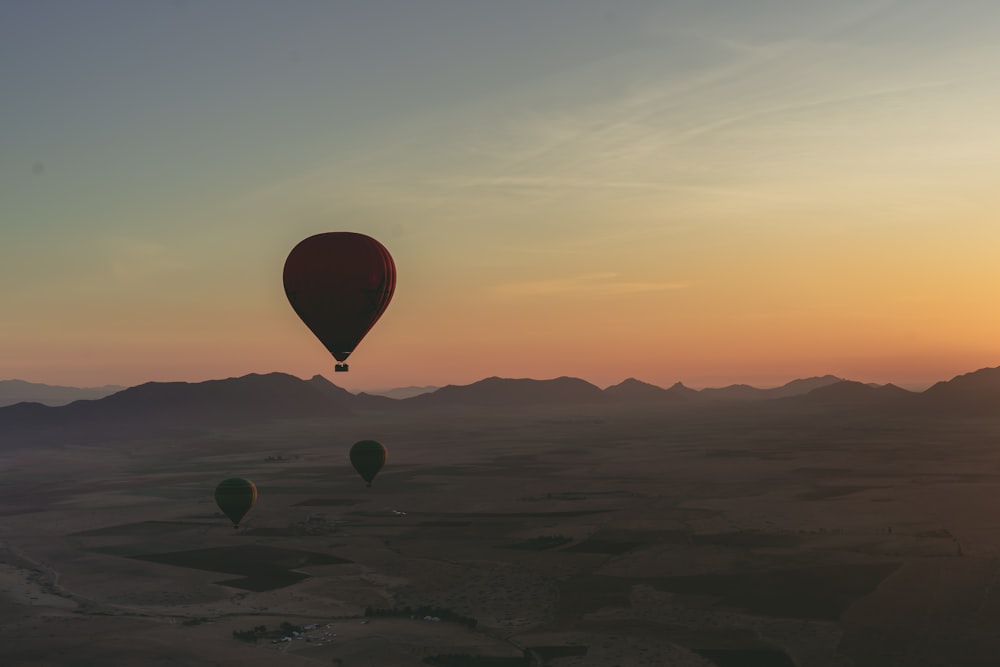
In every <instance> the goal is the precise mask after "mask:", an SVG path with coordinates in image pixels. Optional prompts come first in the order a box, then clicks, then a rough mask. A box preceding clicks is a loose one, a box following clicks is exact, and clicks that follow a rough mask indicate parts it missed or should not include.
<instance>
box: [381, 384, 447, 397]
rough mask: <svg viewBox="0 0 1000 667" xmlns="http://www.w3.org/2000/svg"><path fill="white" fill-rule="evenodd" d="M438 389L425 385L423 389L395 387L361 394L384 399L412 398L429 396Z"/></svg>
mask: <svg viewBox="0 0 1000 667" xmlns="http://www.w3.org/2000/svg"><path fill="white" fill-rule="evenodd" d="M438 389H440V387H435V386H433V385H426V386H423V387H396V388H395V389H378V390H371V391H367V392H362V393H364V394H367V395H368V396H385V397H386V398H395V399H401V398H412V397H413V396H419V395H420V394H429V393H431V392H432V391H437V390H438Z"/></svg>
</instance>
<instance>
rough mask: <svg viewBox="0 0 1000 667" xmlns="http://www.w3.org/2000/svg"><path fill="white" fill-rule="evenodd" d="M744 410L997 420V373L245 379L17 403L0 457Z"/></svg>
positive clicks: (3, 420) (0, 422)
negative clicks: (720, 381)
mask: <svg viewBox="0 0 1000 667" xmlns="http://www.w3.org/2000/svg"><path fill="white" fill-rule="evenodd" d="M753 401H767V402H768V403H769V404H771V405H777V406H781V405H785V406H789V407H792V408H794V407H795V406H827V407H837V408H840V409H849V408H852V407H876V408H879V407H884V406H889V405H892V406H896V407H899V408H903V409H912V410H914V411H915V412H917V413H920V414H924V413H929V414H933V413H946V414H961V415H983V416H987V415H992V414H1000V368H984V369H981V370H978V371H975V372H973V373H968V374H966V375H960V376H957V377H955V378H953V379H951V380H948V381H944V382H939V383H937V384H935V385H934V386H933V387H931V388H930V389H927V390H926V391H924V392H911V391H907V390H905V389H901V388H899V387H897V386H895V385H892V384H887V385H872V384H863V383H860V382H853V381H850V380H844V379H842V378H838V377H835V376H833V375H825V376H822V377H814V378H806V379H801V380H794V381H792V382H789V383H787V384H785V385H783V386H781V387H775V388H770V389H759V388H756V387H751V386H748V385H732V386H729V387H723V388H718V389H702V390H700V391H698V390H695V389H691V388H689V387H686V386H684V385H683V384H681V383H679V382H678V383H676V384H674V385H673V386H671V387H669V388H666V389H664V388H662V387H658V386H656V385H652V384H649V383H646V382H642V381H639V380H636V379H634V378H629V379H627V380H625V381H623V382H621V383H619V384H617V385H613V386H610V387H608V388H606V389H601V388H599V387H597V386H596V385H593V384H591V383H589V382H586V381H585V380H581V379H579V378H572V377H560V378H554V379H550V380H534V379H527V378H521V379H511V378H500V377H490V378H486V379H483V380H480V381H478V382H474V383H472V384H468V385H448V386H445V387H440V388H437V389H434V390H432V391H429V392H424V393H418V394H416V395H411V396H408V397H406V398H390V397H388V396H384V395H374V394H368V393H363V392H362V393H358V394H354V393H351V392H349V391H347V390H346V389H343V388H342V387H338V386H337V385H335V384H333V383H332V382H330V381H329V380H327V379H326V378H324V377H323V376H321V375H316V376H314V377H312V378H310V379H309V380H302V379H300V378H297V377H295V376H292V375H288V374H285V373H269V374H265V375H258V374H251V375H246V376H243V377H238V378H228V379H225V380H210V381H207V382H197V383H187V382H165V383H164V382H149V383H146V384H142V385H138V386H135V387H129V388H127V389H122V390H120V391H117V392H115V393H112V394H110V395H108V396H104V397H103V398H97V399H84V400H77V401H74V402H72V403H69V404H67V405H62V406H47V405H42V404H40V403H37V402H21V403H17V404H15V405H10V406H6V407H0V448H2V447H4V446H9V445H15V446H16V445H17V444H19V443H20V444H31V443H38V442H42V443H49V444H60V443H76V442H94V441H102V440H118V439H128V438H141V437H150V436H171V435H181V434H188V433H198V432H205V431H210V430H212V429H215V428H224V427H227V426H234V425H247V424H256V423H262V422H267V421H272V420H277V419H302V418H334V417H343V416H348V415H351V414H354V413H357V412H368V411H388V410H430V409H439V408H443V409H448V408H481V409H493V408H498V409H500V408H509V407H517V406H521V407H525V406H580V407H581V408H582V409H587V408H588V407H596V406H601V405H606V406H616V405H617V406H621V405H629V404H635V405H646V406H654V407H655V406H663V407H668V406H685V405H699V406H706V407H711V406H713V405H716V406H717V405H724V404H734V403H742V404H746V403H748V402H753Z"/></svg>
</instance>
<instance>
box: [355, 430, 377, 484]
mask: <svg viewBox="0 0 1000 667" xmlns="http://www.w3.org/2000/svg"><path fill="white" fill-rule="evenodd" d="M351 465H352V466H354V469H355V470H357V471H358V473H359V474H360V475H361V478H362V479H364V480H365V481H366V482H368V486H371V485H372V480H373V479H375V475H377V474H378V471H379V470H381V469H382V466H384V465H385V447H383V446H382V443H380V442H376V441H374V440H361V441H359V442H356V443H354V446H353V447H351Z"/></svg>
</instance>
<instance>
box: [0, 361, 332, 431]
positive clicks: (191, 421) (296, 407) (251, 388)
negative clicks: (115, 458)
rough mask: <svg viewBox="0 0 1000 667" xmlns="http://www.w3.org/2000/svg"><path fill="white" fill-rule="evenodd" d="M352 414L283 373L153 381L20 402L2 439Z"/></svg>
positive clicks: (0, 418)
mask: <svg viewBox="0 0 1000 667" xmlns="http://www.w3.org/2000/svg"><path fill="white" fill-rule="evenodd" d="M331 386H332V385H331ZM344 393H345V394H347V395H348V396H350V394H349V393H348V392H344ZM348 414H351V412H350V409H349V408H348V407H347V406H346V405H345V404H342V403H339V402H338V401H335V400H332V399H331V397H330V396H329V395H327V394H325V393H324V392H323V391H321V390H319V389H318V388H317V387H316V386H315V385H314V384H310V383H309V382H306V381H303V380H300V379H299V378H296V377H294V376H291V375H286V374H284V373H270V374H267V375H257V374H253V375H245V376H243V377H239V378H229V379H226V380H210V381H208V382H198V383H188V382H149V383H146V384H142V385H139V386H137V387H131V388H129V389H125V390H123V391H120V392H118V393H116V394H112V395H111V396H107V397H105V398H101V399H97V400H84V401H75V402H73V403H70V404H69V405H64V406H59V407H48V406H44V405H39V404H37V403H20V404H17V405H12V406H8V407H4V408H0V442H2V441H4V440H7V439H8V438H11V439H17V440H18V441H24V440H25V439H29V440H39V439H40V440H55V441H59V442H88V441H100V440H117V439H123V438H138V437H147V436H162V435H171V434H181V433H185V434H186V433H197V432H202V431H205V430H210V429H212V428H219V427H224V426H230V425H243V424H254V423H259V422H264V421H269V420H273V419H291V418H305V417H332V416H338V415H348Z"/></svg>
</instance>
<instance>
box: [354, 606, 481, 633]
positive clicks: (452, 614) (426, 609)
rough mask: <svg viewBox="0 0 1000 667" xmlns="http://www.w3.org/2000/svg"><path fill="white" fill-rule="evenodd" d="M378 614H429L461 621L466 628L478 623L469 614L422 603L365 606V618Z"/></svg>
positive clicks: (410, 615) (404, 615) (377, 615)
mask: <svg viewBox="0 0 1000 667" xmlns="http://www.w3.org/2000/svg"><path fill="white" fill-rule="evenodd" d="M379 616H390V617H391V616H396V617H411V618H424V617H425V616H430V617H432V618H439V619H441V620H442V621H450V622H452V623H461V624H462V625H464V626H466V627H468V628H475V627H476V626H477V625H479V621H478V620H476V619H475V618H473V617H471V616H465V615H463V614H459V613H458V612H456V611H452V610H451V609H447V608H445V607H430V606H427V605H423V606H420V607H409V606H407V607H392V608H391V609H377V608H375V607H367V608H366V609H365V617H366V618H374V617H379Z"/></svg>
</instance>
